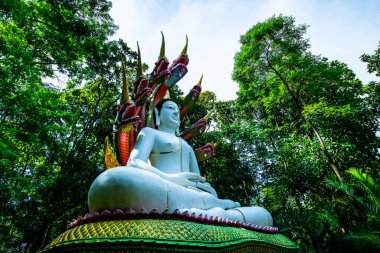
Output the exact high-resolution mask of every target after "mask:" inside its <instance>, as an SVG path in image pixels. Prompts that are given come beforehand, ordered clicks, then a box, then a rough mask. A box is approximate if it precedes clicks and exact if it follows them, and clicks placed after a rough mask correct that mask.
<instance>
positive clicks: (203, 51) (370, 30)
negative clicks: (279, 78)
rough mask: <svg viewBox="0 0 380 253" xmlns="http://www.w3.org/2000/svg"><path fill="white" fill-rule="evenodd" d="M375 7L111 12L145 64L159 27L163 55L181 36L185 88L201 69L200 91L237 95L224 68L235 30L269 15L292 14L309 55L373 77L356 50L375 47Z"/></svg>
mask: <svg viewBox="0 0 380 253" xmlns="http://www.w3.org/2000/svg"><path fill="white" fill-rule="evenodd" d="M378 13H380V2H379V1H376V0H372V1H370V0H367V1H353V0H351V1H334V0H331V1H318V0H309V1H306V0H286V1H285V0H270V1H260V0H254V1H248V0H234V1H232V0H219V1H216V0H204V1H200V0H192V1H190V0H182V1H179V0H177V1H176V0H157V1H154V0H144V1H142V0H127V1H126V0H113V8H112V10H111V15H112V17H113V18H114V20H115V22H116V24H117V25H119V31H118V33H117V34H116V37H120V38H122V39H124V40H125V41H127V43H128V44H129V46H130V47H131V48H132V49H136V41H139V44H140V48H141V53H142V60H143V61H144V62H146V63H148V64H149V66H150V67H152V66H153V65H154V62H155V61H156V60H157V56H158V54H159V49H160V43H161V34H160V31H163V32H164V34H165V41H166V56H167V57H168V59H169V60H170V61H172V60H174V59H175V58H176V57H177V56H178V54H179V53H180V52H181V50H182V48H183V46H184V42H185V35H186V34H187V35H188V37H189V49H188V53H189V57H190V64H189V66H188V67H189V73H188V74H187V76H186V77H185V78H184V79H182V80H181V81H180V82H179V85H180V87H181V88H182V90H183V91H184V92H185V93H187V92H188V90H190V89H191V87H192V86H193V85H194V84H195V83H196V82H197V81H198V79H199V77H200V75H201V74H202V73H203V74H204V79H203V85H202V86H203V89H205V90H210V91H213V92H215V93H216V94H217V96H218V99H220V100H229V99H234V98H236V92H237V90H238V87H237V84H236V83H234V82H233V81H232V80H231V73H232V70H233V57H234V55H235V53H236V52H237V51H238V50H239V47H240V45H239V43H238V41H239V38H240V35H242V34H244V33H245V32H246V31H247V30H248V29H249V28H251V27H252V26H253V25H254V24H256V23H257V22H259V21H264V20H266V19H267V18H269V17H271V16H273V15H274V14H276V15H279V14H284V15H292V16H294V17H295V19H296V22H297V23H298V24H301V23H305V24H307V25H309V26H310V27H309V29H308V32H307V35H306V36H308V37H309V38H310V43H311V45H312V47H311V50H312V52H313V53H315V54H321V55H322V56H324V57H327V58H329V59H331V60H333V59H337V60H340V61H342V62H344V63H347V64H348V66H349V67H350V68H352V69H353V70H354V72H355V73H356V74H357V75H358V77H359V78H360V79H361V80H362V81H363V82H364V83H367V82H368V81H369V80H374V79H375V77H374V76H370V75H369V74H368V73H367V72H366V65H365V64H363V63H361V62H360V60H359V56H360V55H361V54H363V53H372V52H373V51H374V50H375V49H376V48H377V45H378V41H379V40H380V38H379V28H378V27H380V18H379V15H378Z"/></svg>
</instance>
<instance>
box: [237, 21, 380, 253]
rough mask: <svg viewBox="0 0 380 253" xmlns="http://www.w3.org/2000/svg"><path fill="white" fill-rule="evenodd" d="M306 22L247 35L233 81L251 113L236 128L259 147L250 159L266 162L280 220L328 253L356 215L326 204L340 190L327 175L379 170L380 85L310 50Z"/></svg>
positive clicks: (267, 188)
mask: <svg viewBox="0 0 380 253" xmlns="http://www.w3.org/2000/svg"><path fill="white" fill-rule="evenodd" d="M306 28H307V27H306V26H305V25H296V23H295V20H294V18H292V17H286V16H281V15H280V16H277V17H276V16H273V17H271V18H269V19H268V20H266V21H264V22H260V23H258V24H256V25H254V26H253V27H252V28H251V29H250V30H249V31H248V32H247V33H246V34H245V35H243V36H241V39H240V42H241V44H242V46H241V49H240V51H239V52H238V53H237V54H236V56H235V67H234V72H233V79H234V80H235V81H237V82H238V84H239V94H238V100H237V107H238V108H239V110H240V111H242V112H249V113H245V114H244V113H242V114H241V115H242V116H243V120H241V121H240V122H238V123H237V127H236V129H240V130H239V131H238V132H239V134H238V135H240V136H241V137H240V138H241V141H242V142H243V143H244V144H245V145H246V146H251V147H253V148H252V149H251V150H250V152H249V154H250V156H251V159H252V160H261V164H262V166H261V167H258V168H261V170H262V171H263V173H262V177H261V183H262V185H263V187H262V191H261V194H263V193H265V194H267V198H266V201H265V203H264V205H265V206H266V207H268V208H269V209H270V211H271V212H272V213H273V214H274V216H275V221H276V222H277V224H278V225H279V226H280V227H285V228H286V227H288V228H289V229H292V230H288V232H287V233H288V235H289V236H291V237H292V238H293V239H295V240H296V241H298V242H299V243H300V245H301V246H302V248H303V249H304V251H306V252H309V251H310V252H314V251H315V252H322V251H324V250H326V249H327V247H328V244H329V241H331V240H333V239H332V238H334V235H336V234H339V233H340V232H341V229H340V228H341V227H342V225H346V224H345V222H344V221H346V223H347V220H346V218H347V216H350V215H351V214H350V213H349V214H346V215H347V216H346V217H345V214H344V213H342V212H341V211H340V210H337V207H336V206H333V205H332V204H327V203H332V200H333V199H334V198H335V195H334V192H332V191H331V190H330V189H329V188H327V187H326V185H325V184H324V178H326V177H328V176H329V177H331V176H332V175H334V176H335V177H336V178H337V179H338V181H339V182H341V181H345V180H346V177H345V175H342V172H343V171H344V170H345V169H346V168H350V167H360V168H365V169H366V172H367V173H368V174H370V175H374V176H376V177H377V176H379V173H380V170H379V153H378V147H379V137H378V136H376V131H377V130H378V127H379V122H378V120H376V117H378V116H376V110H377V109H375V108H376V104H375V103H376V99H375V98H374V94H373V92H374V91H375V93H376V89H377V88H376V87H377V85H372V86H363V85H362V83H361V81H360V80H358V79H357V78H356V77H355V74H354V73H353V72H352V71H351V70H350V69H349V68H348V67H347V66H346V65H345V64H343V63H341V62H338V61H329V60H328V59H326V58H321V57H320V56H316V55H313V54H312V53H310V52H309V51H308V49H309V47H310V45H309V41H308V40H307V39H305V38H304V34H305V32H306ZM377 115H378V114H377ZM352 215H353V214H352ZM353 219H354V220H355V219H357V217H356V218H355V217H354V216H353ZM348 223H350V222H348ZM352 223H355V222H352ZM290 231H291V232H290ZM284 232H286V231H285V230H284Z"/></svg>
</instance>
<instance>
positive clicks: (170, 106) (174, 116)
mask: <svg viewBox="0 0 380 253" xmlns="http://www.w3.org/2000/svg"><path fill="white" fill-rule="evenodd" d="M154 111H155V121H156V122H155V123H156V126H157V127H158V128H160V127H169V128H171V129H174V130H176V131H178V129H179V126H180V124H181V121H180V118H179V107H178V105H177V104H176V103H175V102H174V101H173V100H171V99H163V100H161V101H160V102H158V103H157V105H156V107H155V110H154Z"/></svg>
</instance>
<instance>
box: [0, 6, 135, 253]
mask: <svg viewBox="0 0 380 253" xmlns="http://www.w3.org/2000/svg"><path fill="white" fill-rule="evenodd" d="M110 7H111V3H110V2H108V1H105V0H98V1H92V0H91V1H70V0H67V1H54V0H49V1H39V0H33V1H21V0H17V1H7V0H6V1H2V2H1V3H0V12H1V14H2V15H1V17H0V19H1V23H0V31H1V32H0V75H1V77H2V78H1V80H0V96H1V100H0V115H1V117H0V131H1V135H2V138H1V140H0V147H1V149H0V166H1V179H0V188H1V194H0V205H1V208H0V209H1V211H0V220H1V225H0V226H1V229H0V251H2V252H14V251H20V252H22V251H27V252H35V251H37V250H38V249H39V248H41V247H43V246H44V245H45V244H46V243H48V242H49V240H51V239H52V238H54V237H55V236H56V235H57V234H59V233H61V232H62V231H63V230H64V229H65V228H66V225H67V222H68V220H70V219H73V218H76V216H77V215H78V213H84V212H86V210H87V208H86V206H85V204H86V198H87V190H88V188H89V185H90V184H91V182H92V180H93V178H94V176H95V175H96V174H97V172H98V170H99V169H98V165H99V164H101V159H102V153H101V152H102V151H101V150H102V148H103V147H102V146H103V140H104V137H105V135H106V134H107V133H108V132H109V131H111V126H112V123H111V122H112V118H113V117H114V102H115V99H116V98H117V94H119V91H118V89H119V88H118V86H119V84H120V83H121V80H120V77H121V75H120V70H121V67H120V66H121V64H120V63H121V61H122V60H123V61H124V64H125V65H126V67H127V69H128V70H129V72H132V70H130V68H131V67H132V66H134V65H135V57H136V53H135V52H132V51H131V50H130V49H129V48H128V46H127V45H126V44H125V43H124V42H123V41H122V40H120V41H112V40H109V39H108V37H109V36H110V35H112V34H113V33H114V31H115V29H116V26H115V25H114V23H113V21H112V19H111V18H110V16H109V14H108V11H109V9H110ZM62 76H63V79H62ZM47 78H53V79H55V82H61V83H63V84H64V85H66V87H65V88H64V89H61V88H59V87H56V86H55V85H54V84H53V83H51V81H49V80H51V79H47ZM66 79H67V81H65V80H66Z"/></svg>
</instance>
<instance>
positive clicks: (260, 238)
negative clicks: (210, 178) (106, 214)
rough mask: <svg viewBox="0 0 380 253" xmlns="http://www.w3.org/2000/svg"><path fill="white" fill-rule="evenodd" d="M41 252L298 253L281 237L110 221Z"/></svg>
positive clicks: (183, 224)
mask: <svg viewBox="0 0 380 253" xmlns="http://www.w3.org/2000/svg"><path fill="white" fill-rule="evenodd" d="M42 252H44V253H47V252H49V253H50V252H108V253H111V252H120V253H125V252H146V253H150V252H262V253H264V252H270V253H272V252H273V253H274V252H299V248H298V246H297V245H296V244H294V243H293V242H292V241H291V240H289V239H288V238H286V237H284V236H283V235H281V234H265V233H260V232H255V231H250V230H246V229H243V228H237V227H223V226H216V225H206V224H201V223H196V222H189V221H182V220H160V219H141V220H114V221H102V222H95V223H89V224H84V225H81V226H77V227H75V228H72V229H70V230H68V231H66V232H64V233H63V234H61V235H60V236H58V237H57V238H56V239H55V240H53V241H52V242H51V243H50V244H49V245H48V246H47V247H46V248H45V249H44V250H43V251H42Z"/></svg>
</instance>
